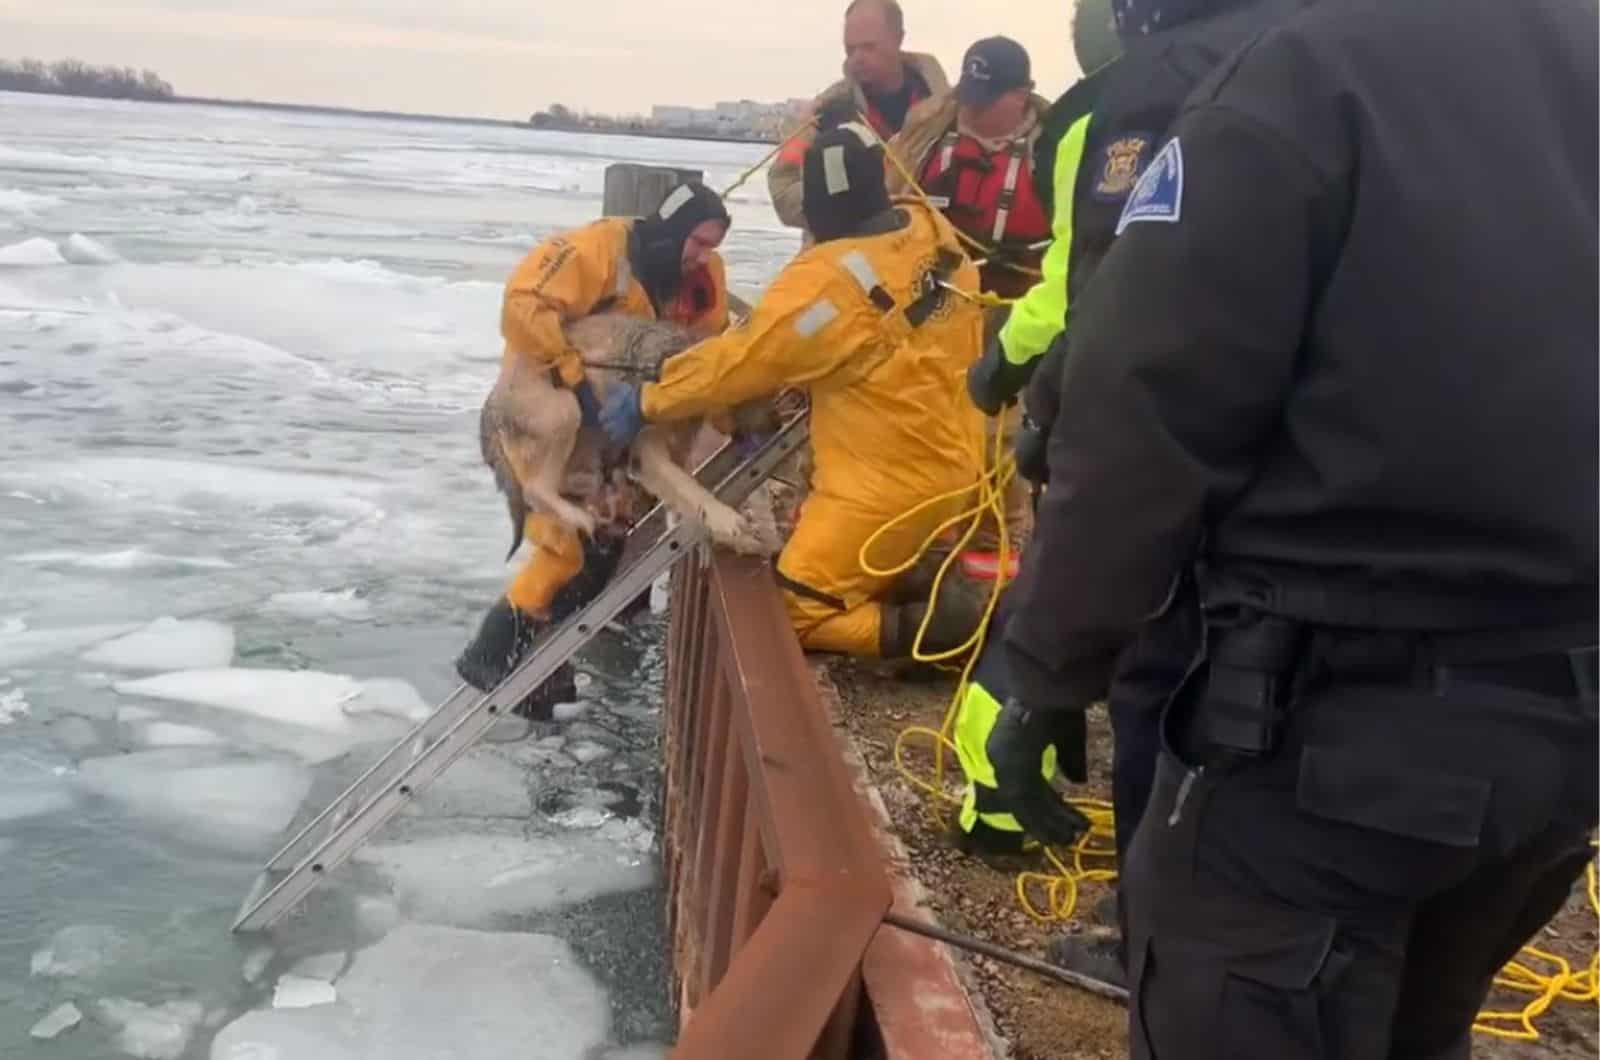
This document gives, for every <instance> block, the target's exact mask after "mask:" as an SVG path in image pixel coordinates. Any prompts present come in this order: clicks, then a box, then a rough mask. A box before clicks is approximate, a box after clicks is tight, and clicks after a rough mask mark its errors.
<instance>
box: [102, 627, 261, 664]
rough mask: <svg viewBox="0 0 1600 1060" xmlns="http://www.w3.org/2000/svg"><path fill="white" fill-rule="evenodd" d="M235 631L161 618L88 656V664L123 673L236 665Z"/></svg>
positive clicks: (229, 628) (106, 644)
mask: <svg viewBox="0 0 1600 1060" xmlns="http://www.w3.org/2000/svg"><path fill="white" fill-rule="evenodd" d="M233 649H234V636H233V628H232V627H231V626H228V625H225V624H223V623H221V622H206V621H198V620H189V621H179V620H178V619H176V618H158V619H156V620H155V621H154V622H152V623H150V624H149V625H148V626H146V627H144V628H143V629H141V630H139V631H137V632H135V633H130V634H128V635H127V636H125V637H118V638H117V639H116V640H112V641H107V642H106V643H104V644H101V645H98V646H97V647H95V648H93V649H92V650H90V651H89V652H88V653H86V654H85V655H84V656H83V658H84V661H86V662H91V663H94V664H95V665H97V666H109V667H112V668H113V669H119V670H151V671H163V670H212V669H219V668H223V667H226V666H228V665H229V664H230V663H232V662H233Z"/></svg>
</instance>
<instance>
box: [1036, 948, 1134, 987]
mask: <svg viewBox="0 0 1600 1060" xmlns="http://www.w3.org/2000/svg"><path fill="white" fill-rule="evenodd" d="M1045 957H1046V958H1047V959H1048V960H1049V961H1050V963H1051V964H1053V965H1055V966H1056V967H1058V968H1065V969H1066V970H1067V971H1069V972H1077V973H1078V974H1079V975H1086V976H1088V977H1089V978H1091V979H1098V980H1100V982H1102V983H1110V984H1111V985H1112V986H1120V987H1123V988H1126V987H1127V985H1128V972H1127V966H1126V964H1125V963H1124V961H1123V955H1122V940H1121V938H1119V937H1117V936H1115V935H1111V936H1097V935H1060V936H1058V937H1056V938H1054V939H1051V940H1050V944H1049V945H1048V946H1046V947H1045Z"/></svg>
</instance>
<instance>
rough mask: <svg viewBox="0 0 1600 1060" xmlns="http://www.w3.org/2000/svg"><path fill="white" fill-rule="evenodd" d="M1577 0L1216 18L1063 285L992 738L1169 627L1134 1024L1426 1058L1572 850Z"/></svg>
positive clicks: (1024, 724) (1585, 162) (1186, 1036)
mask: <svg viewBox="0 0 1600 1060" xmlns="http://www.w3.org/2000/svg"><path fill="white" fill-rule="evenodd" d="M1597 31H1600V20H1597V16H1596V9H1595V7H1594V5H1593V4H1592V3H1590V2H1588V0H1522V2H1520V3H1517V4H1505V3H1503V2H1501V0H1408V2H1406V3H1379V4H1374V3H1370V2H1368V0H1320V2H1319V3H1317V4H1315V5H1314V6H1313V7H1311V8H1310V9H1308V10H1306V11H1304V12H1301V13H1299V14H1297V15H1295V16H1293V17H1292V18H1291V19H1289V20H1288V21H1287V22H1285V23H1284V24H1282V25H1280V26H1279V27H1277V28H1275V29H1273V30H1269V31H1268V32H1266V33H1265V34H1263V35H1262V36H1261V37H1260V38H1259V39H1258V40H1256V41H1255V42H1253V43H1252V44H1251V45H1249V46H1247V47H1246V48H1245V49H1243V50H1242V51H1241V52H1240V53H1238V54H1237V55H1236V56H1234V57H1233V58H1231V59H1230V60H1228V61H1227V62H1226V63H1224V65H1223V66H1222V67H1220V68H1219V69H1218V70H1217V71H1216V72H1214V74H1213V75H1211V76H1210V77H1208V78H1207V79H1206V80H1205V81H1204V82H1203V83H1202V85H1201V86H1200V88H1198V89H1197V90H1196V92H1195V94H1194V95H1193V96H1192V97H1191V99H1190V101H1189V103H1188V105H1187V106H1186V108H1185V111H1184V113H1183V115H1182V117H1181V118H1180V119H1179V121H1178V122H1177V124H1176V125H1175V127H1174V129H1173V134H1172V136H1171V138H1170V139H1169V140H1168V141H1167V142H1166V144H1165V145H1164V146H1163V147H1162V148H1161V149H1160V150H1159V152H1158V153H1157V154H1156V156H1155V158H1154V160H1153V161H1152V162H1151V164H1150V166H1149V167H1148V169H1147V170H1146V171H1145V173H1144V175H1143V176H1142V177H1141V178H1140V180H1139V183H1138V185H1137V186H1136V188H1135V189H1134V191H1133V193H1132V195H1131V196H1130V197H1129V200H1128V202H1127V204H1126V206H1125V207H1124V209H1123V212H1122V216H1121V219H1120V221H1119V225H1120V227H1121V229H1122V234H1121V236H1120V237H1119V238H1118V239H1117V242H1116V243H1115V245H1114V246H1113V247H1112V249H1111V251H1110V253H1109V254H1108V255H1107V256H1106V258H1105V260H1104V261H1103V262H1102V264H1101V266H1100V269H1099V271H1098V272H1097V274H1096V276H1095V281H1094V283H1093V284H1091V285H1090V286H1089V287H1088V288H1087V289H1086V291H1085V293H1084V297H1083V299H1082V301H1081V302H1080V304H1079V306H1078V308H1077V311H1076V315H1075V318H1074V322H1073V332H1072V335H1071V339H1070V349H1069V353H1068V369H1067V371H1066V372H1065V378H1064V380H1063V386H1062V394H1061V404H1062V408H1063V410H1064V413H1063V415H1062V416H1061V417H1060V418H1059V419H1058V420H1057V422H1056V424H1055V427H1054V430H1053V432H1052V434H1051V437H1050V448H1049V460H1050V474H1051V488H1050V490H1049V491H1048V492H1047V493H1046V494H1045V497H1044V500H1043V503H1042V505H1041V508H1040V512H1039V521H1038V529H1037V532H1036V536H1035V538H1034V542H1033V546H1032V548H1031V549H1030V550H1029V552H1028V554H1027V556H1026V557H1025V562H1024V570H1023V573H1022V575H1021V578H1020V579H1019V581H1018V582H1017V583H1016V586H1015V590H1014V592H1015V594H1016V596H1017V600H1016V606H1017V611H1016V613H1015V615H1014V617H1013V619H1012V621H1011V622H1010V623H1009V625H1008V629H1007V643H1008V649H1009V655H1008V663H1009V677H1010V680H1011V682H1012V686H1013V689H1014V693H1015V698H1014V699H1012V700H1010V701H1008V702H1007V704H1006V705H1005V707H1004V708H1003V709H1002V711H1001V718H1000V721H999V722H998V724H997V725H996V726H995V730H994V733H993V735H992V737H991V739H990V743H989V748H988V749H989V756H990V758H991V760H992V761H993V763H994V765H995V768H996V773H997V780H998V782H999V787H1000V790H1001V793H1002V795H1003V796H1005V797H1006V798H1007V801H1008V802H1009V803H1010V805H1011V806H1012V807H1013V809H1014V812H1015V813H1016V815H1017V817H1018V818H1019V819H1020V820H1021V821H1022V823H1023V824H1024V825H1025V826H1026V827H1027V828H1028V830H1029V831H1030V832H1032V833H1033V834H1035V835H1038V836H1041V837H1043V838H1047V839H1052V840H1056V841H1061V840H1064V839H1067V838H1070V837H1071V836H1073V835H1074V834H1076V833H1077V832H1078V831H1080V830H1081V829H1082V827H1083V824H1084V823H1083V822H1082V820H1081V819H1080V818H1079V817H1078V816H1077V815H1076V814H1074V812H1073V811H1072V810H1071V809H1070V808H1069V807H1066V806H1065V805H1063V804H1062V803H1061V802H1060V800H1059V799H1057V798H1053V797H1052V794H1051V793H1050V792H1049V791H1048V790H1047V789H1045V788H1044V785H1043V781H1042V779H1041V778H1040V777H1039V774H1038V769H1037V763H1038V761H1039V753H1040V752H1039V747H1040V741H1041V739H1043V737H1042V735H1041V732H1042V731H1043V732H1047V731H1048V727H1047V726H1043V725H1041V717H1040V715H1041V712H1042V711H1043V710H1045V709H1047V708H1049V707H1051V706H1054V705H1057V704H1061V703H1069V704H1074V705H1077V706H1083V705H1087V704H1089V703H1091V702H1093V701H1094V700H1096V699H1097V698H1099V697H1100V696H1101V695H1103V694H1104V693H1105V691H1106V685H1107V681H1108V676H1109V674H1110V672H1111V669H1112V666H1113V663H1114V660H1115V659H1116V657H1117V653H1118V651H1119V650H1120V649H1121V647H1122V646H1123V645H1124V644H1125V643H1126V641H1127V638H1128V635H1129V634H1130V632H1131V631H1132V630H1133V629H1134V628H1135V627H1137V626H1138V625H1139V624H1140V623H1141V622H1142V621H1144V620H1145V619H1146V618H1147V617H1148V616H1150V615H1152V614H1154V613H1158V612H1160V611H1161V610H1162V608H1163V607H1164V606H1165V605H1168V604H1170V602H1171V599H1172V597H1173V590H1174V588H1175V587H1176V586H1178V585H1179V584H1180V583H1181V582H1182V580H1183V578H1182V575H1183V572H1184V571H1186V570H1191V571H1193V572H1194V578H1195V581H1196V583H1197V585H1198V592H1199V597H1200V601H1201V605H1202V614H1203V618H1204V626H1205V632H1204V641H1203V648H1202V649H1201V650H1200V651H1199V652H1197V653H1196V654H1195V656H1194V658H1193V659H1192V660H1190V661H1189V667H1188V677H1187V678H1186V680H1185V681H1184V683H1183V685H1182V687H1181V688H1180V690H1179V691H1178V693H1177V694H1176V696H1175V697H1174V698H1173V700H1172V702H1171V704H1170V705H1169V707H1168V711H1167V717H1166V721H1165V725H1164V737H1165V749H1164V751H1163V754H1162V760H1161V765H1160V771H1159V773H1158V777H1157V782H1156V789H1155V792H1154V794H1153V796H1152V798H1151V802H1150V805H1149V808H1148V810H1147V812H1146V814H1145V818H1144V821H1143V824H1142V825H1141V827H1140V829H1139V832H1138V834H1137V836H1136V837H1135V839H1134V843H1133V849H1132V852H1131V855H1130V862H1129V864H1128V866H1127V867H1126V874H1127V881H1126V889H1125V891H1124V898H1125V901H1126V904H1127V908H1126V915H1127V917H1128V920H1129V943H1130V957H1131V968H1130V973H1131V982H1130V985H1131V987H1132V991H1133V1005H1132V1012H1131V1020H1130V1026H1131V1034H1132V1039H1133V1056H1134V1057H1135V1058H1141V1057H1157V1058H1174V1057H1176V1058H1181V1060H1207V1058H1211V1057H1218V1058H1222V1057H1226V1058H1229V1060H1241V1058H1242V1060H1251V1058H1261V1060H1269V1058H1270V1060H1299V1058H1306V1060H1310V1058H1333V1057H1337V1058H1340V1060H1378V1058H1389V1057H1393V1058H1400V1057H1405V1058H1416V1060H1444V1058H1450V1060H1457V1058H1465V1057H1467V1056H1468V1055H1469V1054H1470V1028H1471V1025H1472V1022H1473V1019H1474V1016H1475V1014H1476V1013H1477V1011H1478V1010H1479V1008H1480V1006H1481V1004H1482V1002H1483V1000H1484V998H1485V996H1486V994H1487V992H1488V989H1489V986H1490V982H1491V979H1492V977H1493V976H1494V974H1495V972H1496V970H1497V969H1498V968H1499V967H1500V966H1501V964H1502V963H1503V962H1505V961H1506V960H1507V959H1508V958H1510V957H1511V956H1513V955H1514V954H1515V952H1516V951H1517V949H1518V947H1519V946H1520V945H1521V944H1522V943H1523V942H1524V941H1525V940H1526V939H1527V938H1528V937H1529V936H1530V935H1531V934H1532V933H1533V932H1535V931H1537V930H1538V929H1539V927H1540V926H1541V925H1542V924H1544V923H1545V921H1546V920H1547V919H1548V917H1550V916H1551V915H1552V914H1553V913H1554V912H1555V911H1556V910H1557V909H1558V908H1559V907H1560V906H1561V904H1562V903H1563V901H1564V900H1565V899H1566V897H1567V895H1568V893H1569V891H1570V888H1571V885H1572V883H1573V882H1574V881H1575V880H1576V879H1577V878H1578V877H1579V876H1580V875H1581V874H1582V872H1583V869H1584V866H1585V865H1586V864H1587V863H1588V860H1589V858H1590V855H1591V851H1590V847H1589V843H1588V835H1589V832H1590V830H1591V829H1592V828H1593V827H1594V825H1595V823H1596V819H1597V816H1600V804H1597V803H1600V798H1597V788H1600V776H1597V740H1600V726H1597V722H1596V695H1595V683H1596V673H1595V653H1596V649H1595V643H1596V628H1595V627H1596V622H1597V617H1600V615H1597V604H1596V599H1597V592H1600V588H1597V563H1596V532H1597V490H1600V476H1597V469H1596V465H1597V459H1596V439H1597V417H1596V392H1597V373H1596V361H1597V357H1596V353H1597V350H1596V335H1597V330H1600V319H1597V309H1596V291H1597V289H1600V269H1597V260H1600V246H1597V236H1596V228H1597V223H1600V204H1597V192H1596V187H1597V182H1600V168H1597V159H1600V134H1597V129H1600V108H1597V103H1596V97H1597V92H1600V72H1597V63H1596V53H1595V46H1594V45H1595V39H1596V34H1597Z"/></svg>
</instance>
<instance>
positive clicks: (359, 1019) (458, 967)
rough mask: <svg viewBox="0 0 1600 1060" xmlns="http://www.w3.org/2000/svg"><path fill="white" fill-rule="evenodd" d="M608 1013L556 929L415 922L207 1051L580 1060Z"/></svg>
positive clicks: (236, 1056)
mask: <svg viewBox="0 0 1600 1060" xmlns="http://www.w3.org/2000/svg"><path fill="white" fill-rule="evenodd" d="M442 984H448V988H447V989H441V985H442ZM609 1023H610V1012H609V1006H608V1002H607V997H606V993H605V991H604V990H602V989H601V988H600V987H599V986H598V985H597V984H596V983H595V982H594V981H593V980H592V979H591V978H590V977H589V976H588V975H587V974H586V973H585V972H583V971H582V969H581V967H580V965H579V964H578V962H577V961H576V960H575V959H574V957H573V954H572V951H571V950H570V949H569V948H568V947H567V945H566V943H564V942H562V941H561V940H559V939H555V938H551V937H549V936H547V935H523V934H513V933H487V932H479V931H463V930H457V929H451V928H443V927H430V926H425V925H420V924H407V925H405V926H402V927H399V928H397V929H395V930H394V931H393V932H392V933H390V934H389V935H388V936H387V937H386V938H384V939H383V941H381V942H379V943H378V944H377V945H375V946H373V947H371V948H370V949H367V950H363V951H362V952H361V953H359V954H357V955H356V959H355V962H354V963H353V964H352V965H351V967H350V970H349V971H348V972H346V973H345V975H344V977H343V978H342V979H341V980H340V981H339V986H338V998H337V1000H335V1001H333V1002H332V1003H330V1004H325V1005H318V1006H316V1007H313V1008H304V1009H270V1010H258V1011H254V1012H250V1013H247V1014H246V1015H245V1016H243V1017H242V1018H240V1019H238V1020H236V1021H235V1022H233V1023H231V1024H229V1025H228V1026H226V1027H224V1028H223V1029H222V1031H221V1032H220V1033H219V1034H218V1035H217V1037H216V1040H215V1041H213V1042H212V1045H211V1060H373V1058H377V1057H382V1058H383V1060H439V1058H441V1057H494V1056H506V1055H512V1054H514V1055H516V1056H518V1057H521V1058H523V1060H574V1058H578V1057H582V1056H585V1055H587V1054H589V1053H590V1052H591V1051H593V1050H595V1049H598V1048H599V1047H600V1046H602V1045H604V1044H605V1042H606V1038H607V1032H608V1027H609Z"/></svg>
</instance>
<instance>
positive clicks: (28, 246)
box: [0, 237, 67, 268]
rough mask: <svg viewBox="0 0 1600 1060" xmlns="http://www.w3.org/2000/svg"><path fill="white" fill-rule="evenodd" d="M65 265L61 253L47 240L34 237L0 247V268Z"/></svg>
mask: <svg viewBox="0 0 1600 1060" xmlns="http://www.w3.org/2000/svg"><path fill="white" fill-rule="evenodd" d="M66 263H67V259H66V258H63V257H62V256H61V251H59V250H57V249H56V245H55V244H54V243H52V242H50V240H48V239H39V238H37V237H36V238H34V239H24V240H23V241H22V242H20V243H12V244H11V245H10V246H4V247H0V266H14V267H19V268H28V267H38V266H45V265H65V264H66Z"/></svg>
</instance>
